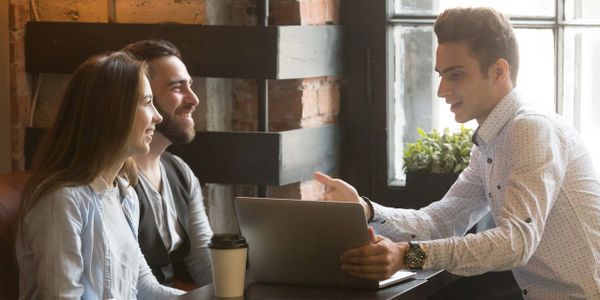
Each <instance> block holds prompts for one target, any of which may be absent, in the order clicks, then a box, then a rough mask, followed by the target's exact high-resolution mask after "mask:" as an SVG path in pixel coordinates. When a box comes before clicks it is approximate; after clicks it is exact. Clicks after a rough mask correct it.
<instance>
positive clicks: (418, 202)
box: [406, 171, 460, 208]
mask: <svg viewBox="0 0 600 300" xmlns="http://www.w3.org/2000/svg"><path fill="white" fill-rule="evenodd" d="M459 174H460V173H430V172H427V171H416V172H407V173H406V190H407V192H408V195H409V199H410V204H409V207H411V208H421V207H424V206H427V205H429V204H430V203H431V202H434V201H438V200H440V199H442V197H444V195H445V194H446V192H448V190H449V189H450V187H451V186H452V184H454V182H455V181H456V179H457V178H458V175H459Z"/></svg>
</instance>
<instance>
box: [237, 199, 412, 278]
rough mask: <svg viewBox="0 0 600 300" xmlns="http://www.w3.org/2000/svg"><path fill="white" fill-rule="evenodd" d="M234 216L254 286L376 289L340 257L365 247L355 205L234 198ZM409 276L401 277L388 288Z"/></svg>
mask: <svg viewBox="0 0 600 300" xmlns="http://www.w3.org/2000/svg"><path fill="white" fill-rule="evenodd" d="M235 210H236V213H237V216H238V222H239V224H240V229H241V233H242V235H244V237H245V238H246V241H247V242H248V264H249V270H248V272H249V273H250V276H251V278H252V279H253V281H255V282H265V283H283V284H301V285H317V286H337V287H355V288H370V289H377V288H380V287H383V285H380V282H378V281H374V280H368V279H363V278H358V277H355V276H351V275H349V274H347V273H346V272H344V271H343V270H342V269H341V264H340V259H339V257H340V255H341V254H342V253H343V252H344V251H346V250H348V249H351V248H354V247H358V246H361V245H365V244H367V243H369V234H368V231H367V223H366V220H365V215H364V212H363V208H362V206H361V205H360V204H357V203H342V202H330V201H328V202H324V201H309V200H291V199H273V198H248V197H237V198H236V199H235ZM412 276H414V273H413V272H408V271H401V272H399V273H397V274H395V275H394V276H392V278H391V280H387V281H385V282H384V284H386V285H391V284H393V283H395V282H398V281H401V280H406V279H408V278H411V277H412Z"/></svg>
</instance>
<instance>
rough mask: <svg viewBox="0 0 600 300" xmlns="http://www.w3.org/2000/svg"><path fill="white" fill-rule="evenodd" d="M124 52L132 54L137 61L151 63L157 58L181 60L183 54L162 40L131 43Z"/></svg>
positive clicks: (171, 44)
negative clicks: (172, 57) (171, 57)
mask: <svg viewBox="0 0 600 300" xmlns="http://www.w3.org/2000/svg"><path fill="white" fill-rule="evenodd" d="M123 50H124V51H128V52H130V53H131V54H133V55H134V56H135V57H136V58H137V59H139V60H144V61H151V60H153V59H155V58H160V57H165V56H176V57H178V58H179V59H181V52H179V49H177V47H176V46H175V45H173V43H171V42H169V41H166V40H160V39H152V40H143V41H139V42H135V43H131V44H129V45H127V46H125V47H124V48H123Z"/></svg>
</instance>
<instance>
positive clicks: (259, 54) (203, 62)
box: [25, 22, 341, 79]
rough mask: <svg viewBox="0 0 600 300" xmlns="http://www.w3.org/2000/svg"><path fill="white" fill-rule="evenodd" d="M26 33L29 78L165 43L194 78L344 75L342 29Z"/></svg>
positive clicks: (63, 26)
mask: <svg viewBox="0 0 600 300" xmlns="http://www.w3.org/2000/svg"><path fill="white" fill-rule="evenodd" d="M26 32H27V33H26V36H25V39H26V57H27V71H29V72H39V73H72V72H73V71H74V70H75V68H76V67H77V66H78V65H79V64H81V63H82V62H83V61H84V60H85V59H86V58H87V57H89V56H91V55H93V54H97V53H102V52H104V51H107V50H118V49H121V48H122V47H123V46H125V45H127V44H129V43H132V42H135V41H138V40H143V39H150V38H163V39H167V40H169V41H171V42H173V43H174V44H175V45H177V46H178V47H179V48H180V50H181V52H182V55H183V60H184V62H185V64H186V65H187V67H188V70H189V72H190V74H191V75H193V76H200V77H222V78H253V79H293V78H307V77H320V76H334V75H340V73H341V55H340V53H341V49H340V45H341V42H340V39H341V27H340V26H337V25H322V26H268V27H260V26H203V25H189V24H115V23H73V22H29V23H27V31H26ZM308 45H310V46H308Z"/></svg>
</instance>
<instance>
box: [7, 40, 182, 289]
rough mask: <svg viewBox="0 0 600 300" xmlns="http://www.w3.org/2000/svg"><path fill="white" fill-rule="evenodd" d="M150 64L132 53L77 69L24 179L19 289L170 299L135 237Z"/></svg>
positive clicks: (148, 135) (152, 115) (151, 112)
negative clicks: (135, 157)
mask: <svg viewBox="0 0 600 300" xmlns="http://www.w3.org/2000/svg"><path fill="white" fill-rule="evenodd" d="M161 121H162V117H161V116H160V114H159V113H158V112H157V111H156V109H155V108H154V105H153V102H152V91H151V89H150V85H149V83H148V79H147V78H146V67H145V65H144V64H143V63H140V62H137V61H136V60H135V59H133V58H132V57H131V56H130V55H129V54H127V53H124V52H113V53H109V54H103V55H98V56H94V57H91V58H89V59H88V60H87V61H86V62H84V63H83V64H82V65H81V66H79V68H78V69H77V70H76V71H75V72H74V74H73V76H72V78H71V81H70V82H69V84H68V86H67V89H66V91H65V94H64V97H63V100H62V103H61V105H60V108H59V111H58V114H57V116H56V119H55V121H54V125H53V127H52V128H51V129H50V131H49V132H48V134H47V135H46V137H45V139H44V141H43V144H42V146H41V148H40V149H39V151H38V153H37V156H36V160H35V165H34V169H33V174H32V177H31V179H30V181H29V183H28V185H27V187H26V188H25V192H24V200H23V205H22V211H21V213H22V217H21V228H20V230H19V232H18V238H17V244H16V252H17V259H18V262H19V268H20V297H21V299H55V298H61V299H62V298H68V299H71V298H72V299H75V298H77V299H82V298H83V299H111V298H112V299H135V298H138V297H139V298H141V299H154V298H155V299H163V298H169V297H171V296H173V295H178V294H181V292H180V291H177V290H174V289H170V288H166V287H163V286H161V285H159V284H158V282H157V281H156V279H155V278H154V276H153V275H152V273H151V272H150V269H149V268H148V265H147V264H146V261H145V260H144V257H143V255H142V254H141V251H140V250H139V246H138V243H137V240H136V239H137V235H136V233H137V223H138V214H139V210H138V208H137V207H138V206H137V205H138V204H137V203H138V200H137V196H136V194H135V192H134V191H133V188H132V185H133V184H135V182H136V180H137V174H136V168H135V166H134V165H133V161H132V159H131V158H130V157H131V156H132V155H136V154H142V153H147V152H148V151H149V144H150V141H151V140H152V135H153V132H154V126H155V124H157V123H159V122H161Z"/></svg>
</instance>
